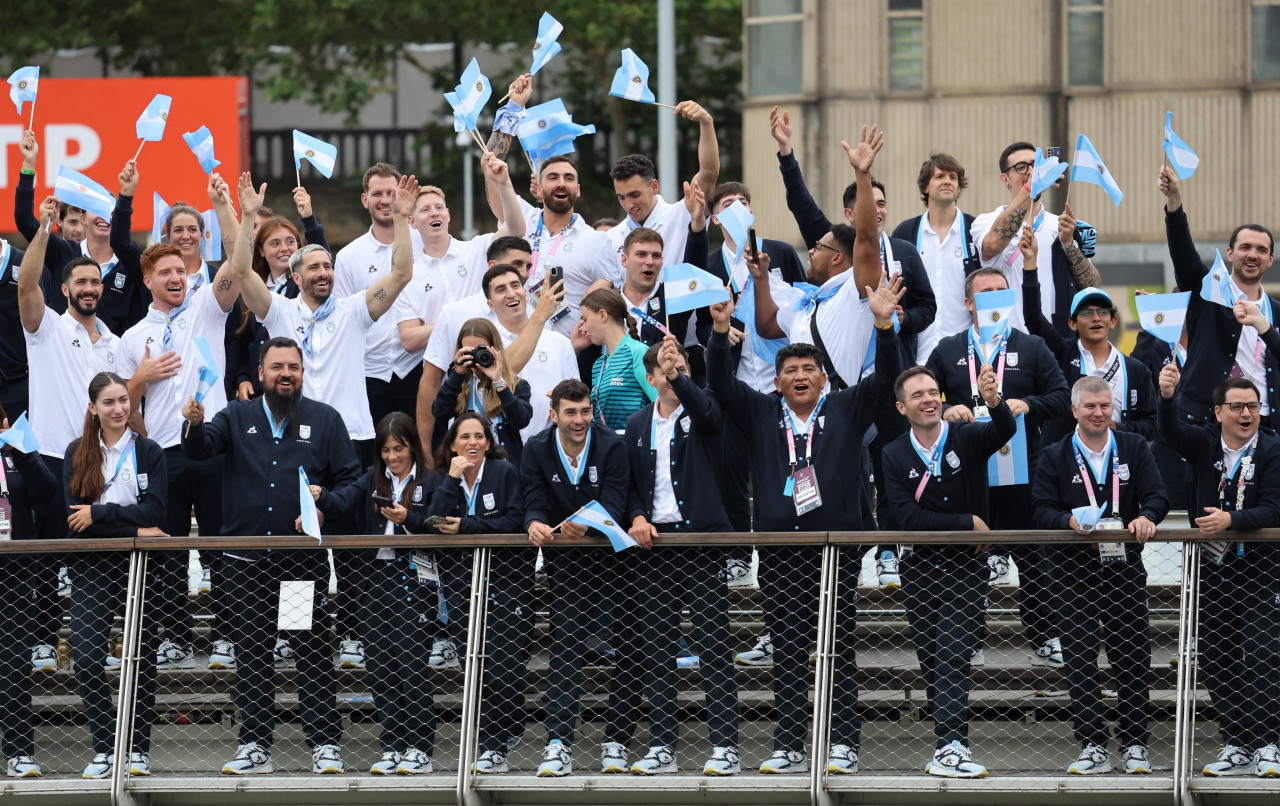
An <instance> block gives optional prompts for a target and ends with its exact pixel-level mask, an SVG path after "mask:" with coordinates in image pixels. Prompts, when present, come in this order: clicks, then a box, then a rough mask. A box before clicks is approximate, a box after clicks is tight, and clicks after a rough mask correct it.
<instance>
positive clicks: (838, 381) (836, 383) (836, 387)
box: [809, 280, 852, 392]
mask: <svg viewBox="0 0 1280 806" xmlns="http://www.w3.org/2000/svg"><path fill="white" fill-rule="evenodd" d="M850 282H852V280H850ZM821 304H822V303H820V302H815V303H814V305H813V317H812V318H811V319H810V320H809V331H810V332H811V333H813V346H814V347H817V348H818V349H819V350H820V351H821V352H822V368H823V369H824V370H826V372H827V383H829V384H831V391H833V392H839V391H840V390H841V389H847V388H848V387H849V384H847V383H845V382H844V378H841V377H840V373H839V372H837V371H836V366H835V364H833V363H831V354H830V353H828V352H827V347H826V345H825V344H823V343H822V334H821V333H819V332H818V306H819V305H821Z"/></svg>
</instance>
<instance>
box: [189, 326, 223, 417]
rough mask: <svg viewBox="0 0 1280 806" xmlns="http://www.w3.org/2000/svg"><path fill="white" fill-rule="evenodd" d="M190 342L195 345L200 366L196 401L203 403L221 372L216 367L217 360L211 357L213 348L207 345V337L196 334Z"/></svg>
mask: <svg viewBox="0 0 1280 806" xmlns="http://www.w3.org/2000/svg"><path fill="white" fill-rule="evenodd" d="M191 343H192V344H194V345H195V347H196V351H197V354H196V358H197V362H198V366H199V367H200V374H199V376H198V378H197V379H196V402H197V403H203V402H204V399H205V396H206V395H208V394H209V390H210V389H212V388H213V385H214V384H215V383H217V382H218V378H219V377H220V376H221V375H222V372H221V371H220V370H219V369H218V360H217V359H216V358H214V357H213V349H212V348H211V347H210V346H209V340H208V339H206V338H205V337H204V336H196V337H195V338H194V339H192V340H191Z"/></svg>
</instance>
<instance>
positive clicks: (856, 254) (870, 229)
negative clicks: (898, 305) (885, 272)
mask: <svg viewBox="0 0 1280 806" xmlns="http://www.w3.org/2000/svg"><path fill="white" fill-rule="evenodd" d="M840 145H842V146H844V150H845V153H846V154H848V155H849V164H850V165H852V166H853V171H854V174H855V177H856V181H857V183H858V198H857V200H856V201H854V203H853V226H854V228H855V229H857V230H858V237H857V238H855V239H854V241H853V281H854V282H855V283H857V284H858V286H857V287H858V288H860V289H865V288H867V287H871V288H876V287H878V286H879V285H880V273H881V268H880V241H879V239H878V238H875V237H873V236H874V235H875V232H876V199H875V196H874V195H872V189H871V166H872V164H874V163H875V159H876V154H879V153H880V149H882V148H884V132H881V131H879V128H878V127H877V126H875V125H873V126H872V127H871V130H870V131H868V130H867V127H866V126H865V125H864V126H863V127H862V132H861V134H860V135H859V137H858V145H857V146H856V147H855V146H851V145H849V143H847V142H846V141H844V140H841V141H840Z"/></svg>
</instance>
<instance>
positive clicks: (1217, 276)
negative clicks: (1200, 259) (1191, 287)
mask: <svg viewBox="0 0 1280 806" xmlns="http://www.w3.org/2000/svg"><path fill="white" fill-rule="evenodd" d="M1200 299H1202V300H1204V301H1205V302H1214V303H1217V304H1218V305H1221V306H1223V307H1224V308H1231V307H1233V306H1234V305H1235V304H1236V292H1235V290H1234V289H1233V288H1232V287H1231V272H1229V271H1227V265H1226V264H1225V263H1223V262H1222V253H1221V252H1219V251H1218V250H1217V249H1215V250H1213V266H1212V268H1210V269H1209V273H1208V274H1206V275H1205V276H1204V281H1203V282H1202V283H1200Z"/></svg>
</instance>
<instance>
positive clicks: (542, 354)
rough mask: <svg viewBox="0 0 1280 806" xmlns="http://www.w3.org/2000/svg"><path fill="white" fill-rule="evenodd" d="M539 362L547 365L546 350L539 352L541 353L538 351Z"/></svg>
mask: <svg viewBox="0 0 1280 806" xmlns="http://www.w3.org/2000/svg"><path fill="white" fill-rule="evenodd" d="M538 360H539V361H541V362H542V363H544V364H545V363H547V351H546V350H539V351H538Z"/></svg>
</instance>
